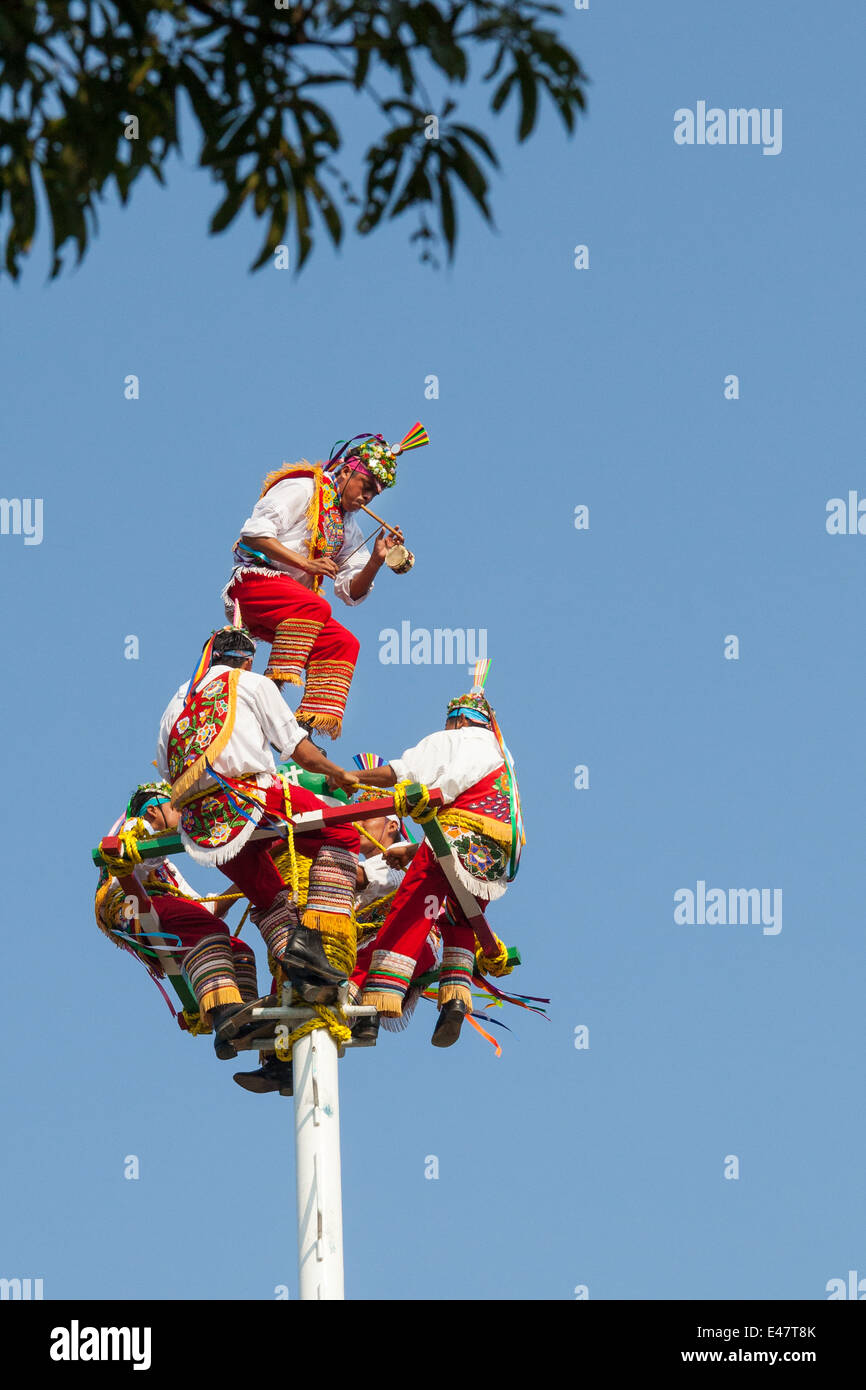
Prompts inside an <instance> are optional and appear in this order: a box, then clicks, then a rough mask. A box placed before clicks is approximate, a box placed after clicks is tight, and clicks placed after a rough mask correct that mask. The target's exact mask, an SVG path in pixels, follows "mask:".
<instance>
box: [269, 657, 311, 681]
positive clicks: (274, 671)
mask: <svg viewBox="0 0 866 1390" xmlns="http://www.w3.org/2000/svg"><path fill="white" fill-rule="evenodd" d="M265 675H266V676H267V678H268V680H269V681H285V682H286V683H287V684H288V685H303V684H304V682H303V680H302V679H301V677H300V676H296V675H295V673H294V671H282V670H280V668H279V667H278V666H271V664H270V662H268V665H267V667H266V669H265Z"/></svg>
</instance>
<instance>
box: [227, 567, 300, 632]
mask: <svg viewBox="0 0 866 1390" xmlns="http://www.w3.org/2000/svg"><path fill="white" fill-rule="evenodd" d="M285 573H286V571H285V570H272V569H264V568H263V566H261V565H235V568H234V569H233V570H232V572H231V578H230V579H229V582H228V584H226V586H225V588H224V589H223V591H222V593H221V594H220V598H221V599H222V601H223V609H224V612H225V615H226V617H227V618H228V620H229V622H231V621H232V619H233V618H234V615H235V601H234V599H233V598H229V589H231V588H233V586H234V583H235V580H237V579H243V578H244V576H245V575H247V574H259V575H261V576H262V577H263V578H264V579H278V578H279V577H280V575H281V574H285ZM289 578H291V575H290V576H289Z"/></svg>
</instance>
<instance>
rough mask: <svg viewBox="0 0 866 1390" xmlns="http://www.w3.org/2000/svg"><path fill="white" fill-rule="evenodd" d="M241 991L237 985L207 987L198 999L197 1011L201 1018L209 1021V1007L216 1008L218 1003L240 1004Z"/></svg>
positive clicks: (241, 1000) (241, 1001)
mask: <svg viewBox="0 0 866 1390" xmlns="http://www.w3.org/2000/svg"><path fill="white" fill-rule="evenodd" d="M243 1002H244V1001H243V999H241V992H240V990H239V989H238V987H237V985H224V986H223V988H222V989H209V990H208V991H207V993H206V994H203V995H202V997H201V999H200V1000H199V1001H198V1011H199V1014H200V1015H201V1017H202V1018H203V1019H205V1020H206V1021H207V1022H208V1023H210V1017H209V1015H210V1011H211V1009H218V1008H219V1006H220V1004H242V1003H243Z"/></svg>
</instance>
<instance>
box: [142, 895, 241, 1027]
mask: <svg viewBox="0 0 866 1390" xmlns="http://www.w3.org/2000/svg"><path fill="white" fill-rule="evenodd" d="M150 901H151V907H152V908H153V911H154V912H155V913H156V916H157V918H158V919H159V925H160V927H161V929H162V930H163V931H164V932H166V933H167V934H168V933H170V934H171V935H173V936H176V937H177V938H178V939H179V941H180V944H181V946H183V947H184V950H183V952H182V953H181V952H180V951H177V950H173V951H172V952H171V954H172V955H173V956H174V959H175V960H176V961H177V962H178V963H179V964H180V965H181V966H182V967H183V969H184V971H185V972H186V974H187V978H188V979H189V982H190V985H191V986H192V989H193V992H194V994H195V996H196V999H197V1000H198V1004H199V1009H200V1011H201V1013H202V1016H203V1017H204V1018H207V1016H208V1014H209V1012H210V1010H211V1009H212V1008H213V1007H214V1006H215V1005H217V1004H239V1003H240V1002H241V1001H242V999H244V998H248V999H252V998H255V995H256V967H255V956H254V955H253V953H252V950H251V949H250V947H249V946H248V945H247V943H246V942H245V941H241V940H239V939H238V938H237V937H234V936H232V935H231V934H230V932H229V929H228V927H227V926H226V925H225V923H224V922H221V921H220V919H219V918H218V917H215V916H214V915H213V913H212V912H208V911H207V909H206V908H205V907H203V906H202V904H201V903H197V902H192V901H190V899H189V898H175V897H172V896H170V895H169V894H158V895H156V896H154V897H153V898H151V900H150ZM154 944H155V945H159V944H160V941H159V938H155V943H154ZM166 944H167V946H170V945H171V944H173V943H166Z"/></svg>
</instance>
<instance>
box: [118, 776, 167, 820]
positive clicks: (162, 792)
mask: <svg viewBox="0 0 866 1390" xmlns="http://www.w3.org/2000/svg"><path fill="white" fill-rule="evenodd" d="M170 800H171V787H170V786H169V784H168V782H142V783H141V784H140V785H139V786H137V787H136V789H135V791H134V792H133V793H132V796H131V797H130V798H129V801H128V802H127V803H126V818H127V820H129V819H130V817H131V816H143V815H144V813H145V811H147V810H148V809H149V807H151V806H159V805H161V803H162V802H163V801H170Z"/></svg>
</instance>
